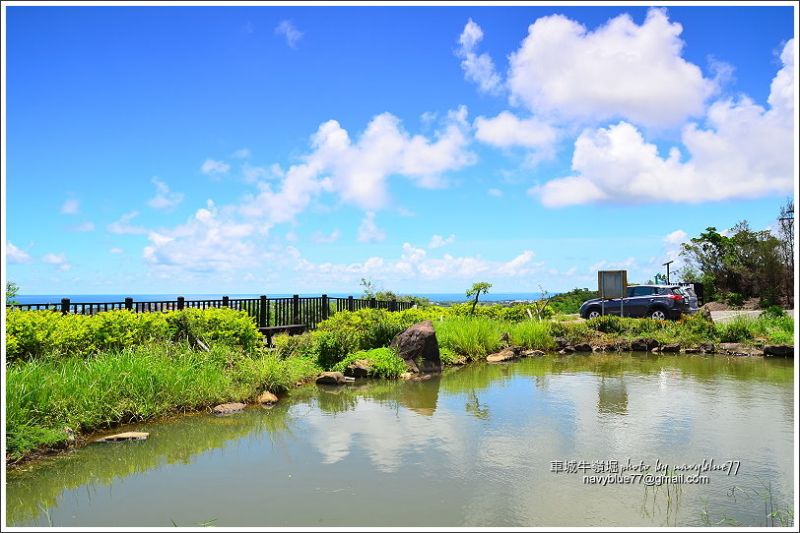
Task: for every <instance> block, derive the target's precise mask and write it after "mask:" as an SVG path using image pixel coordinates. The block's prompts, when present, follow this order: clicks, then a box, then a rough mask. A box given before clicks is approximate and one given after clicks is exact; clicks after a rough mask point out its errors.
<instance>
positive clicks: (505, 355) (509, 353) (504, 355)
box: [486, 348, 521, 363]
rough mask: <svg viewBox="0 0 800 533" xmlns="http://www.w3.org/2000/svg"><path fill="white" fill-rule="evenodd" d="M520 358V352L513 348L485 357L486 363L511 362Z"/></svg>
mask: <svg viewBox="0 0 800 533" xmlns="http://www.w3.org/2000/svg"><path fill="white" fill-rule="evenodd" d="M520 356H521V351H520V350H519V348H518V349H516V350H515V349H514V348H506V349H505V350H501V351H499V352H497V353H493V354H491V355H489V356H487V357H486V361H487V362H488V363H502V362H503V361H511V360H512V359H516V358H518V357H520Z"/></svg>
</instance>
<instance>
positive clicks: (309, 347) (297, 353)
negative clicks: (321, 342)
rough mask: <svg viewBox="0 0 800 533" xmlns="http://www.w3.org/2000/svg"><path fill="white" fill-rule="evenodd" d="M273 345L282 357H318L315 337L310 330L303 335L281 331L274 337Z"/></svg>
mask: <svg viewBox="0 0 800 533" xmlns="http://www.w3.org/2000/svg"><path fill="white" fill-rule="evenodd" d="M272 345H273V346H274V347H275V351H276V353H277V354H278V356H279V357H281V358H282V359H287V358H289V357H309V356H310V357H314V358H315V357H316V354H317V351H316V347H315V345H314V337H313V336H312V334H311V333H310V332H306V333H303V334H301V335H289V334H287V333H280V334H278V335H274V336H273V337H272Z"/></svg>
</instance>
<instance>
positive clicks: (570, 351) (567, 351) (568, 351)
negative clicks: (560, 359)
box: [558, 346, 575, 355]
mask: <svg viewBox="0 0 800 533" xmlns="http://www.w3.org/2000/svg"><path fill="white" fill-rule="evenodd" d="M558 353H560V354H561V355H570V354H573V353H575V348H573V347H572V346H564V348H562V349H561V350H559V351H558Z"/></svg>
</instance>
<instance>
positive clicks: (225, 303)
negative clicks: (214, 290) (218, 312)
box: [222, 296, 231, 307]
mask: <svg viewBox="0 0 800 533" xmlns="http://www.w3.org/2000/svg"><path fill="white" fill-rule="evenodd" d="M230 303H231V302H230V298H228V297H227V296H223V297H222V307H229V306H230Z"/></svg>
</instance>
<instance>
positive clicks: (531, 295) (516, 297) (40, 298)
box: [14, 292, 558, 305]
mask: <svg viewBox="0 0 800 533" xmlns="http://www.w3.org/2000/svg"><path fill="white" fill-rule="evenodd" d="M293 294H297V295H298V296H300V297H314V296H321V295H322V293H271V294H268V295H267V296H268V297H270V298H290V297H292V296H293ZM552 294H558V293H557V292H554V293H552ZM541 295H542V293H541V292H498V293H494V294H492V293H488V294H482V295H481V297H480V301H482V302H513V301H530V300H537V299H539V298H540V297H541ZM179 296H183V297H184V298H185V299H186V300H214V299H221V298H222V297H223V296H228V297H231V298H258V297H259V296H261V294H257V293H181V294H178V293H151V294H130V293H128V294H123V293H116V294H112V293H105V294H18V295H16V296H15V297H14V300H15V301H16V302H17V303H18V304H21V305H29V304H54V303H60V302H61V299H62V298H69V299H70V301H71V302H72V303H98V302H108V303H110V302H123V301H124V300H125V298H133V300H134V301H136V302H147V301H151V302H152V301H162V300H175V299H177V298H178V297H179ZM328 296H329V297H331V298H347V297H348V296H352V297H353V298H362V297H363V296H362V295H361V294H359V293H344V292H338V293H333V292H331V293H328ZM402 296H417V297H421V298H427V299H428V300H430V301H431V302H434V303H438V302H461V301H463V302H467V301H471V298H467V297H466V296H465V295H464V293H463V292H461V293H458V292H443V293H425V292H411V293H403V294H402Z"/></svg>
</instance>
